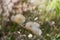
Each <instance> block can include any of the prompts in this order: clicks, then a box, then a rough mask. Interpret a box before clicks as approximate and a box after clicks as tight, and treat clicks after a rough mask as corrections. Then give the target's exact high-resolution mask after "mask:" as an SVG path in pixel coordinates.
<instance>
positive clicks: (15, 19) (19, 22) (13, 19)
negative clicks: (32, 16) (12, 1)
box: [11, 14, 25, 24]
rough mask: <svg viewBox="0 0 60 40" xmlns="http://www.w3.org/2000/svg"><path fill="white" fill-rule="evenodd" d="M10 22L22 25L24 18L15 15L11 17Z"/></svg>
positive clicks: (20, 15)
mask: <svg viewBox="0 0 60 40" xmlns="http://www.w3.org/2000/svg"><path fill="white" fill-rule="evenodd" d="M11 20H12V21H14V22H16V23H18V24H22V23H24V22H25V17H24V16H23V15H22V14H17V15H15V16H12V17H11Z"/></svg>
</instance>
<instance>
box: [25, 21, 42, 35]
mask: <svg viewBox="0 0 60 40" xmlns="http://www.w3.org/2000/svg"><path fill="white" fill-rule="evenodd" d="M25 27H26V28H27V29H28V30H31V31H32V33H34V34H36V35H39V36H40V35H41V34H42V31H41V30H40V29H39V27H40V25H39V24H38V23H36V22H27V23H26V26H25Z"/></svg>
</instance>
